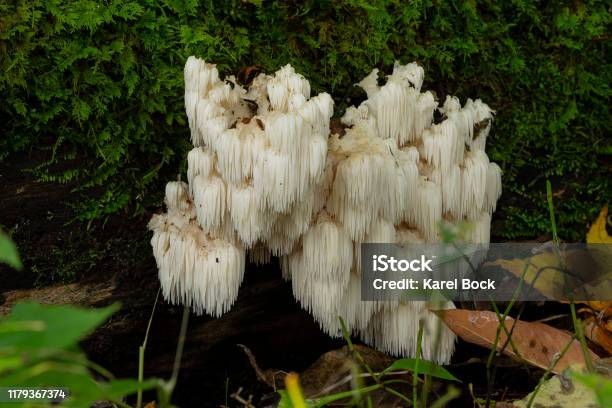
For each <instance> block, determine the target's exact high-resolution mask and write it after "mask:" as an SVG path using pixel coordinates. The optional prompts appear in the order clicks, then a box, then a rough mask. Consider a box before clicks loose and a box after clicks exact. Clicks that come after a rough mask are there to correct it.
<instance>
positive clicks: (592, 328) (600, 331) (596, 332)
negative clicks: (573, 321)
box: [584, 317, 612, 354]
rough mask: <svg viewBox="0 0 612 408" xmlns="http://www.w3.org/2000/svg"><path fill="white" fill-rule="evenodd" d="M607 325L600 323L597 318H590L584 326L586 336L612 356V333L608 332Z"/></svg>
mask: <svg viewBox="0 0 612 408" xmlns="http://www.w3.org/2000/svg"><path fill="white" fill-rule="evenodd" d="M606 323H608V322H603V323H599V322H598V320H597V318H596V317H590V318H589V319H587V320H586V322H585V324H584V335H585V336H586V337H587V338H588V339H589V340H591V341H592V342H593V343H595V344H597V345H599V346H601V348H603V349H604V350H606V351H607V352H608V353H610V354H612V333H610V332H608V331H607V330H606Z"/></svg>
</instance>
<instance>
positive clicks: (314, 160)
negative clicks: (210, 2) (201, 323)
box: [150, 57, 333, 316]
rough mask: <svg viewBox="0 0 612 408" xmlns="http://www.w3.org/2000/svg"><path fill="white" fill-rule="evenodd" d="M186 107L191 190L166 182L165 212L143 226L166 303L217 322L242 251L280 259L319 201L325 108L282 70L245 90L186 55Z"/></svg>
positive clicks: (324, 98)
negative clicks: (252, 250)
mask: <svg viewBox="0 0 612 408" xmlns="http://www.w3.org/2000/svg"><path fill="white" fill-rule="evenodd" d="M185 109H186V112H187V117H188V120H189V128H190V130H191V141H192V143H193V145H194V148H193V150H191V151H190V152H189V154H188V156H187V162H188V170H187V179H188V183H189V184H188V185H187V184H185V183H182V182H171V183H168V186H167V188H166V206H167V208H168V213H167V214H164V215H159V216H155V217H154V218H153V219H152V220H151V223H150V228H151V229H152V230H153V231H154V235H153V239H152V245H153V252H154V255H155V258H156V260H157V264H158V267H159V276H160V281H161V284H162V288H163V293H164V296H165V297H166V298H167V299H168V300H170V301H171V302H176V303H185V304H187V305H190V306H192V307H193V308H194V310H195V311H196V312H197V313H202V312H206V313H210V314H213V315H215V316H219V315H220V314H222V313H223V312H225V311H227V310H228V309H229V307H230V306H231V304H232V303H233V302H234V301H235V299H236V296H237V292H238V287H239V286H240V283H241V281H242V277H243V273H244V272H243V271H244V262H245V249H247V248H248V249H250V248H258V250H257V251H255V252H256V258H257V259H260V260H265V259H266V258H267V255H268V253H273V254H275V255H283V254H286V253H288V252H289V251H291V250H292V248H293V246H294V243H295V241H296V240H297V239H299V237H300V236H301V235H302V234H303V233H304V232H305V231H306V230H307V229H308V227H309V225H310V220H311V218H312V216H313V215H314V214H315V213H317V212H318V211H319V210H320V208H321V206H322V205H323V199H322V197H324V196H325V194H322V193H321V192H320V190H321V188H322V186H323V184H324V183H323V179H324V169H325V166H326V156H327V138H328V136H329V120H330V118H331V116H332V114H333V102H332V100H331V97H330V96H329V95H328V94H325V93H323V94H320V95H317V96H315V97H313V98H311V97H310V84H309V83H308V81H307V80H306V79H305V78H304V77H303V76H301V75H299V74H296V73H295V71H294V70H293V68H292V67H291V66H289V65H287V66H285V67H283V68H282V69H280V70H279V71H278V72H276V73H275V74H274V75H273V76H268V75H263V74H261V75H259V76H258V77H257V78H255V80H254V81H253V83H252V85H251V87H249V89H245V88H243V87H242V86H241V85H239V84H238V83H237V82H236V81H235V79H234V77H229V78H227V79H226V80H225V81H222V80H221V79H220V78H219V73H218V71H217V68H216V67H215V66H214V65H212V64H207V63H206V62H204V61H203V60H200V59H198V58H194V57H190V58H189V59H188V60H187V63H186V65H185ZM262 248H265V249H264V250H263V251H262ZM266 252H268V253H266Z"/></svg>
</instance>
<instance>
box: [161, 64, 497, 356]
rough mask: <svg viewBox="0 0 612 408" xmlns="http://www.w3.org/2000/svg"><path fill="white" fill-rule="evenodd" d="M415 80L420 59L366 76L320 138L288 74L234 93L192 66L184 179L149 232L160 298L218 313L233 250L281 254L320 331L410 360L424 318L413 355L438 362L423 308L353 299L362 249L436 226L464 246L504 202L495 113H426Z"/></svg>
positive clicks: (417, 236)
mask: <svg viewBox="0 0 612 408" xmlns="http://www.w3.org/2000/svg"><path fill="white" fill-rule="evenodd" d="M423 77H424V71H423V68H421V67H420V66H418V65H417V64H414V63H412V64H407V65H400V64H397V63H396V65H395V67H394V70H393V73H392V74H391V75H389V76H388V78H387V81H386V83H385V84H384V85H382V86H379V85H378V70H373V71H372V73H371V74H370V75H368V76H367V77H366V78H365V79H364V80H363V81H361V82H360V83H359V86H361V87H362V88H363V89H364V90H365V91H366V93H367V97H368V98H367V100H365V101H364V102H363V103H362V104H361V105H360V106H358V107H350V108H348V109H347V111H346V113H345V115H344V116H343V117H342V122H343V123H344V124H345V125H346V126H348V127H347V129H346V133H345V134H344V135H343V136H340V135H337V134H334V135H330V130H329V121H330V118H331V116H332V114H333V102H332V99H331V97H330V96H329V95H328V94H326V93H322V94H319V95H317V96H314V97H312V98H311V97H310V84H309V83H308V81H307V80H306V79H305V78H304V77H303V76H301V75H299V74H297V73H296V72H295V71H294V69H293V68H292V67H291V66H289V65H287V66H285V67H283V68H281V69H280V70H279V71H277V72H276V73H275V74H274V75H272V76H269V75H265V74H260V75H259V76H257V77H256V78H255V79H254V80H253V82H252V84H251V85H250V86H249V87H248V88H244V87H242V86H240V85H239V84H238V83H237V82H236V81H235V79H234V78H233V77H229V78H226V79H225V80H224V81H222V80H220V79H219V74H218V71H217V69H216V67H215V66H214V65H211V64H207V63H205V62H204V61H203V60H200V59H197V58H194V57H190V58H189V60H188V61H187V64H186V66H185V106H186V111H187V116H188V119H189V127H190V129H191V139H192V142H193V145H194V149H193V150H192V151H191V152H190V153H189V155H188V172H187V178H188V184H186V183H182V182H171V183H169V184H168V186H167V188H166V205H167V208H168V212H167V214H163V215H157V216H154V217H153V219H152V220H151V223H150V228H151V229H152V230H153V232H154V236H153V239H152V246H153V252H154V255H155V258H156V261H157V264H158V268H159V277H160V281H161V284H162V288H163V294H164V296H165V297H166V299H168V300H169V301H171V302H176V303H183V304H187V305H190V306H192V307H193V309H194V310H195V311H196V312H197V313H202V312H206V313H209V314H212V315H215V316H219V315H220V314H222V313H223V312H225V311H227V310H228V309H229V307H231V304H232V303H233V302H234V300H235V299H236V296H237V292H238V287H239V286H240V283H241V281H242V277H243V274H244V266H245V253H246V251H249V254H250V256H251V258H252V259H254V260H256V261H258V262H265V261H266V260H267V259H269V257H270V256H271V255H275V256H280V257H281V264H282V269H283V276H284V277H285V278H286V279H289V280H291V282H292V288H293V292H294V295H295V297H296V298H297V299H298V300H299V302H300V303H301V304H302V306H303V307H304V308H306V309H307V310H308V311H309V312H310V313H311V314H312V315H313V316H314V318H315V319H316V320H317V321H318V322H319V324H320V326H321V327H322V329H323V330H324V331H325V332H327V333H329V334H330V335H334V336H338V335H339V334H340V327H339V321H338V316H342V317H343V319H344V321H345V322H346V324H347V326H348V327H349V329H350V330H351V332H352V333H354V334H355V335H359V336H361V338H362V339H363V340H364V341H366V342H368V343H370V344H372V345H374V346H375V347H377V348H379V349H381V350H383V351H387V352H390V353H393V354H396V355H406V356H412V355H414V353H415V350H416V344H417V332H418V322H419V320H423V321H424V323H425V324H424V329H425V336H426V339H425V342H424V347H423V352H424V357H425V358H427V359H429V360H434V361H437V362H440V363H445V362H448V361H449V360H450V357H451V354H452V351H453V348H454V341H455V338H454V336H453V334H452V333H451V332H450V331H449V330H448V329H446V328H445V327H444V326H443V325H440V324H439V320H438V318H437V317H436V316H435V315H434V314H432V313H430V312H429V311H428V305H427V304H426V303H425V302H397V301H395V302H391V301H389V302H364V301H361V300H360V296H361V289H360V247H361V243H365V242H385V243H392V242H409V243H435V242H438V241H439V240H440V236H439V228H440V225H441V224H442V223H449V224H457V223H465V222H467V223H468V224H469V225H471V226H472V228H471V229H470V232H469V233H468V235H467V236H466V237H464V238H465V239H466V240H467V241H470V242H476V243H488V242H489V227H490V221H491V213H492V211H494V210H495V205H496V202H497V199H498V198H499V196H500V194H501V173H500V169H499V167H498V166H497V165H496V164H494V163H490V162H489V159H488V157H487V155H486V154H485V152H484V148H485V144H486V138H487V135H488V133H489V130H490V127H491V121H492V119H493V117H492V113H493V112H492V111H491V110H490V109H489V107H488V106H487V105H485V104H484V103H482V102H481V101H480V100H476V101H472V100H470V99H468V101H467V102H466V103H465V105H464V106H463V107H462V106H461V104H460V102H459V100H458V99H457V98H454V97H447V99H446V101H445V102H444V104H443V106H441V107H438V102H437V101H436V100H435V97H434V95H433V94H432V93H431V92H421V85H422V83H423ZM436 109H437V110H438V111H439V112H440V114H442V115H443V116H442V117H443V120H442V121H441V122H440V123H434V121H433V119H434V111H435V110H436ZM444 307H446V308H451V307H453V305H452V303H448V304H446V305H444ZM437 330H439V332H438V333H436V331H437ZM434 339H437V345H436V344H434V342H435V340H434ZM434 346H436V347H434Z"/></svg>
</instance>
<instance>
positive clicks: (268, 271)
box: [0, 155, 558, 408]
mask: <svg viewBox="0 0 612 408" xmlns="http://www.w3.org/2000/svg"><path fill="white" fill-rule="evenodd" d="M35 162H36V158H31V157H28V156H26V155H23V156H21V157H14V158H9V160H6V161H5V162H4V163H0V209H1V213H0V226H1V228H3V229H4V230H6V231H9V232H11V234H12V237H13V239H14V240H15V242H16V244H17V246H18V248H19V250H20V253H21V257H22V259H23V262H24V266H25V268H24V270H23V271H21V272H15V271H12V270H9V269H8V268H6V267H2V266H0V282H1V285H0V313H7V312H8V311H9V310H10V307H11V305H12V304H14V303H15V302H16V301H18V300H24V299H34V300H37V301H40V302H44V303H76V304H82V305H85V306H94V307H95V306H104V305H108V304H110V303H114V302H119V303H121V305H122V308H121V309H120V311H119V312H117V313H116V314H115V315H114V316H113V317H112V318H111V319H110V320H109V321H108V322H107V323H106V324H105V325H103V326H102V327H100V328H99V329H98V330H97V331H96V332H95V333H93V334H92V335H91V336H89V337H88V338H87V339H86V340H85V341H84V342H83V345H82V346H83V348H84V350H85V351H86V352H87V354H88V356H89V357H90V358H91V359H92V360H93V361H95V362H96V363H98V364H100V365H102V366H103V367H105V368H107V369H109V370H110V371H111V372H113V373H114V374H115V375H116V376H117V377H135V376H136V374H137V366H138V347H139V345H140V344H141V343H142V341H143V338H144V334H145V330H146V325H147V322H148V319H149V316H150V313H151V309H152V307H153V304H154V301H155V297H156V294H157V292H158V288H159V285H158V282H157V269H156V266H155V261H154V258H153V256H152V252H151V250H150V246H149V240H150V235H151V234H150V233H149V232H148V231H147V229H146V224H147V221H148V218H149V217H150V215H151V214H145V215H144V216H143V217H141V218H127V217H122V216H115V217H111V218H109V219H108V220H107V222H106V223H105V224H104V225H102V224H95V225H92V226H91V227H90V228H89V229H88V228H87V227H86V226H85V225H83V224H82V223H80V222H78V221H75V220H74V219H73V218H72V217H73V213H72V210H71V208H70V207H69V205H68V203H70V202H72V201H74V199H75V198H76V194H75V193H73V192H72V186H70V185H58V184H54V183H40V182H36V181H35V178H34V177H33V176H32V175H30V174H28V173H24V172H23V170H24V169H26V168H28V167H31V166H32V165H33V163H35ZM160 210H161V208H160ZM539 306H540V307H527V308H526V309H525V312H524V313H523V318H524V319H525V320H537V319H540V318H544V317H546V316H550V315H553V314H555V312H556V308H557V307H558V305H553V304H548V305H546V307H541V306H542V305H539ZM181 313H182V308H180V307H176V306H172V305H169V304H168V303H166V302H165V301H163V300H161V301H160V302H159V304H158V307H157V310H156V313H155V317H154V319H153V325H152V328H151V334H150V336H149V342H148V347H147V351H146V355H145V376H146V377H161V378H169V377H170V374H171V370H172V363H173V358H174V351H175V348H176V343H177V338H178V332H179V325H180V320H181ZM238 344H243V345H245V346H247V347H248V348H249V349H250V350H251V352H252V355H253V356H254V357H255V359H256V361H257V364H258V365H259V367H261V368H262V369H268V368H270V369H275V370H281V371H285V372H288V371H298V372H301V371H303V370H305V369H306V368H307V367H309V366H310V365H311V364H313V363H314V362H315V361H316V360H317V359H318V358H319V357H320V356H321V355H323V354H324V353H326V352H328V351H331V350H335V349H338V348H340V347H342V346H344V345H345V343H344V341H343V340H342V339H331V338H329V337H328V336H327V335H325V334H324V333H323V332H322V331H320V330H319V328H318V325H317V324H316V322H314V320H313V319H312V317H311V316H310V314H308V313H307V312H306V311H304V310H302V309H301V307H300V305H299V304H298V303H297V302H296V301H295V300H294V298H293V295H292V293H291V285H290V284H287V283H286V282H283V281H282V279H281V274H280V270H279V268H278V265H277V264H276V263H272V264H269V265H266V266H265V267H255V266H253V265H250V266H248V267H247V272H246V275H245V281H244V283H243V284H242V286H241V289H240V293H239V297H238V300H237V302H236V303H235V305H234V306H233V308H232V310H231V311H230V312H228V313H227V314H225V315H223V316H222V317H220V318H218V319H213V318H210V317H206V316H199V317H197V316H194V315H192V316H191V317H190V321H189V329H188V334H187V342H186V345H185V354H184V358H183V364H182V366H181V371H180V376H179V380H178V386H177V389H176V391H175V394H174V396H175V397H174V401H175V403H177V404H178V405H179V406H181V407H191V406H210V407H219V406H220V405H223V404H226V401H227V402H228V403H229V405H230V406H238V404H237V403H236V402H232V400H231V398H230V397H229V395H230V394H232V393H234V392H235V391H236V390H238V389H239V388H240V387H242V389H243V391H242V395H243V396H248V395H249V394H252V395H253V396H254V398H253V401H254V403H255V406H257V407H258V408H259V407H261V406H265V404H258V402H259V401H261V399H262V397H264V396H266V395H269V394H273V393H274V390H273V389H272V388H271V387H270V386H269V385H266V384H264V383H263V382H262V381H260V380H258V378H257V375H256V372H255V370H254V369H253V367H252V365H251V363H250V362H249V359H248V358H247V355H246V354H245V353H244V352H243V350H242V349H241V348H239V347H238ZM456 350H457V351H456V353H455V355H454V357H453V360H452V362H451V364H450V366H449V367H448V369H449V370H450V371H451V372H452V373H453V374H454V375H455V376H456V377H458V378H459V379H461V380H462V381H463V384H462V386H461V388H462V396H461V397H460V398H459V399H458V400H456V401H455V402H454V403H453V404H451V405H452V406H472V405H473V397H472V396H471V395H470V391H469V389H468V384H470V383H471V384H473V391H472V392H473V394H474V395H475V396H477V397H483V396H484V395H485V394H486V392H487V381H486V374H485V362H486V359H487V357H488V354H489V351H488V350H487V349H484V348H480V347H477V346H474V345H471V344H468V343H465V342H462V341H458V343H457V347H456ZM498 362H499V368H498V370H497V375H496V381H495V385H494V387H493V389H492V390H491V395H492V397H493V399H494V400H498V401H499V400H512V399H516V398H522V397H524V396H525V395H526V394H527V393H528V392H530V391H532V390H533V389H534V387H535V386H536V385H537V382H538V380H539V378H540V377H541V375H542V371H541V370H538V369H533V368H531V369H529V371H527V370H525V369H524V368H523V367H522V366H521V365H519V364H517V363H514V362H512V361H510V360H509V359H507V358H505V357H500V358H499V360H498ZM321 375H323V374H321ZM146 397H148V399H149V400H152V399H154V395H148V396H146ZM228 399H229V401H228Z"/></svg>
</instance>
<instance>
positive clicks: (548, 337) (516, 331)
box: [435, 309, 599, 374]
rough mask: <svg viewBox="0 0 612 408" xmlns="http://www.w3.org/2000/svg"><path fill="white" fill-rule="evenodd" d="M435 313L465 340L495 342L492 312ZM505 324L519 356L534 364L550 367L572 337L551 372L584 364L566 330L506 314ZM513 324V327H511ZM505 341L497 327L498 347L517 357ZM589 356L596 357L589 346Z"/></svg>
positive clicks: (496, 322) (496, 323)
mask: <svg viewBox="0 0 612 408" xmlns="http://www.w3.org/2000/svg"><path fill="white" fill-rule="evenodd" d="M435 313H436V314H437V315H438V316H440V317H441V318H442V320H443V321H444V323H446V325H447V326H448V327H449V328H450V329H451V330H452V331H453V332H455V334H457V335H458V336H459V337H461V338H462V339H463V340H465V341H467V342H468V343H473V344H478V345H479V346H482V347H486V348H491V347H493V344H494V343H495V336H496V332H497V328H498V326H499V320H498V319H497V316H496V315H495V313H493V312H489V311H478V310H464V309H454V310H438V311H435ZM505 326H506V328H507V329H508V332H510V333H512V343H513V344H514V346H515V347H516V350H517V351H518V354H519V355H520V357H521V358H522V359H523V360H525V361H526V362H528V363H529V364H532V365H534V366H536V367H540V368H543V369H547V368H549V367H550V366H551V365H552V363H553V360H554V359H555V358H557V356H559V355H560V354H561V352H562V351H563V349H564V348H565V346H566V345H567V344H568V343H569V342H570V341H572V342H573V344H572V345H571V346H570V347H569V349H568V350H567V351H566V352H565V354H564V355H563V356H562V357H561V358H560V359H559V360H558V362H557V363H556V364H555V366H554V367H553V368H552V370H551V371H552V372H554V373H556V374H558V373H560V372H562V371H563V370H564V369H566V368H567V367H569V366H570V365H573V364H580V365H583V364H584V356H583V354H582V349H581V347H580V343H579V342H578V341H576V340H572V336H571V335H570V334H569V333H567V332H566V331H563V330H559V329H556V328H554V327H551V326H548V325H546V324H543V323H532V322H525V321H521V320H515V319H513V318H511V317H507V318H506V320H505ZM514 326H515V327H514ZM506 342H507V336H506V333H505V332H504V330H503V329H502V330H500V334H499V341H498V343H497V350H498V351H501V352H503V353H504V354H506V355H509V356H511V357H515V358H516V357H517V355H516V353H515V352H514V350H513V348H512V346H511V345H510V344H509V343H508V344H507V345H506V347H505V348H504V349H503V350H502V347H503V346H504V345H505V344H506ZM589 353H590V354H591V358H592V359H597V358H599V357H598V356H597V355H596V354H595V353H593V352H592V351H590V350H589Z"/></svg>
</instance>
